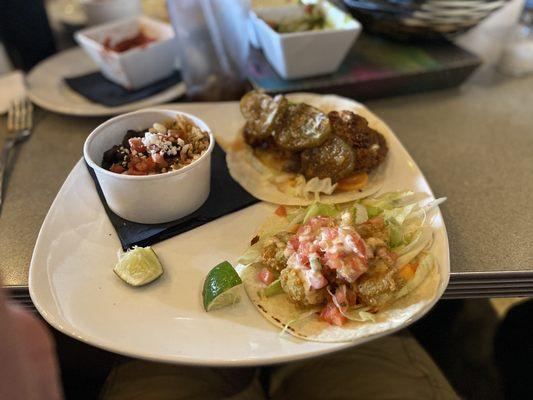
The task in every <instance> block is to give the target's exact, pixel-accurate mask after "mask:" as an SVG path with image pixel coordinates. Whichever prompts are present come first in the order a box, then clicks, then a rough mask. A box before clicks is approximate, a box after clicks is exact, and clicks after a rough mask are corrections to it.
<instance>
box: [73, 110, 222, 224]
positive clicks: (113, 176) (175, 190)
mask: <svg viewBox="0 0 533 400" xmlns="http://www.w3.org/2000/svg"><path fill="white" fill-rule="evenodd" d="M177 114H180V115H183V116H185V117H187V118H189V119H190V120H191V121H192V122H194V123H195V124H196V125H197V126H198V127H199V128H200V129H201V130H202V131H205V132H207V133H208V135H209V147H208V148H207V150H205V152H204V153H203V154H202V155H201V156H200V157H199V158H198V159H197V160H195V161H194V162H192V163H191V164H190V165H187V166H185V167H183V168H181V169H179V170H176V171H171V172H165V173H161V174H157V175H143V176H134V175H124V174H118V173H115V172H111V171H108V170H107V169H104V168H102V166H101V165H102V158H103V154H104V152H105V151H106V150H108V149H109V148H111V147H112V146H113V145H116V144H119V143H121V142H122V138H123V137H124V135H125V133H126V132H127V131H128V130H129V129H133V130H139V131H143V130H145V129H147V128H149V127H151V126H152V125H153V124H154V123H155V122H163V121H166V120H169V119H174V118H175V117H176V115H177ZM214 145H215V139H214V138H213V134H212V133H211V130H210V129H209V127H208V126H207V125H206V123H205V122H204V121H202V120H201V119H199V118H197V117H195V116H193V115H189V114H186V113H182V112H178V111H174V110H164V109H147V110H140V111H135V112H132V113H128V114H124V115H119V116H117V117H115V118H112V119H110V120H108V121H106V122H104V123H103V124H101V125H100V126H98V127H97V128H96V129H95V130H94V131H93V132H92V133H91V134H90V135H89V136H88V137H87V140H86V141H85V144H84V146H83V155H84V158H85V161H86V162H87V164H88V165H89V167H91V168H92V169H93V170H94V172H95V174H96V178H97V179H98V183H99V184H100V187H101V188H102V192H103V194H104V197H105V199H106V202H107V204H108V205H109V208H110V209H111V210H112V211H113V212H114V213H115V214H117V215H119V216H120V217H122V218H124V219H127V220H129V221H133V222H139V223H144V224H156V223H163V222H169V221H173V220H176V219H179V218H182V217H184V216H186V215H188V214H190V213H192V212H194V211H195V210H197V209H198V208H199V207H200V206H201V205H202V204H203V203H204V202H205V200H207V197H208V196H209V190H210V183H211V181H210V180H211V153H212V151H213V147H214Z"/></svg>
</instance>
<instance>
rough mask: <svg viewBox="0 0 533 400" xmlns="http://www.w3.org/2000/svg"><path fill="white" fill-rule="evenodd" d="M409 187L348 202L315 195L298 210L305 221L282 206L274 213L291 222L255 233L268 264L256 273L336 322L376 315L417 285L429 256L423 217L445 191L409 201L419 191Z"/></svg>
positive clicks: (261, 255)
mask: <svg viewBox="0 0 533 400" xmlns="http://www.w3.org/2000/svg"><path fill="white" fill-rule="evenodd" d="M406 193H408V194H404V193H400V194H398V193H392V194H386V195H384V196H385V197H384V199H385V200H383V199H377V200H362V201H359V202H356V203H354V205H353V206H344V207H345V208H342V209H339V208H338V207H337V206H333V205H325V204H319V203H316V204H315V205H313V206H310V207H309V208H308V209H307V210H305V209H304V210H303V211H299V213H300V217H301V218H300V220H301V222H298V221H296V219H298V217H295V216H294V215H297V214H298V211H297V212H295V213H294V212H290V211H287V210H283V209H280V208H284V207H283V206H280V208H278V209H277V210H276V212H275V214H276V215H277V216H278V217H281V218H288V219H290V220H291V222H290V224H289V225H288V227H287V229H285V230H283V231H278V232H276V233H272V234H269V235H267V236H265V237H264V238H257V239H256V241H257V243H258V244H257V245H259V246H260V247H259V248H258V250H259V252H258V258H257V261H258V262H260V263H261V265H262V269H260V271H259V273H258V276H257V279H258V280H259V281H261V282H262V283H263V284H264V285H265V287H266V289H267V290H268V293H269V294H267V297H268V296H271V295H272V293H273V292H274V288H278V289H276V291H277V292H276V293H275V294H278V293H285V294H286V295H287V297H288V298H289V299H290V300H291V301H293V302H295V303H297V304H298V305H301V306H302V307H303V308H310V307H315V308H317V315H318V317H319V318H320V319H322V320H324V321H326V322H328V323H329V324H332V325H337V326H342V325H343V324H345V323H346V322H347V321H348V320H350V319H353V320H361V319H359V317H357V316H358V315H361V311H363V312H364V314H366V316H369V315H370V317H369V319H372V318H373V317H372V315H373V314H375V313H377V312H378V311H379V310H380V309H382V308H383V307H384V306H385V305H387V304H389V303H390V302H391V301H393V300H394V299H395V298H397V296H399V295H400V293H401V292H402V289H403V291H405V290H410V289H411V286H412V285H413V284H414V283H415V281H416V279H414V277H415V274H416V272H417V268H418V267H419V265H422V264H423V265H424V266H423V267H421V268H423V269H424V270H426V268H428V266H427V265H426V264H427V262H430V259H431V258H430V257H427V253H425V252H424V251H423V249H424V248H426V247H427V246H428V244H429V243H430V242H431V237H432V234H431V231H430V230H429V229H427V228H424V221H425V218H426V217H425V216H426V215H427V213H428V212H429V211H430V210H431V209H433V208H435V207H436V206H437V205H438V204H439V203H440V202H441V201H443V199H439V200H435V201H432V202H430V203H428V204H427V205H419V204H417V202H416V201H414V202H413V203H408V201H413V200H412V198H414V197H416V196H415V195H413V194H412V193H410V192H406ZM387 196H388V197H387ZM391 199H392V200H391ZM365 202H367V203H365ZM402 202H405V204H402ZM383 204H385V206H383ZM376 205H378V206H377V207H376ZM317 210H318V211H317ZM304 214H306V216H305V218H304V217H303V215H304ZM257 245H256V246H257ZM421 260H423V261H421ZM418 276H420V275H418ZM408 284H409V287H406V286H407V285H408ZM356 310H358V311H357V312H356ZM365 318H366V317H365Z"/></svg>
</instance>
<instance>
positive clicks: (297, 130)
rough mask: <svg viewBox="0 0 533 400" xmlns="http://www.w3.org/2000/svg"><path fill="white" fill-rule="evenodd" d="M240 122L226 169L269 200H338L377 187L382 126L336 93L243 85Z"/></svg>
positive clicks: (383, 147) (383, 153) (383, 149)
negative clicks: (276, 90)
mask: <svg viewBox="0 0 533 400" xmlns="http://www.w3.org/2000/svg"><path fill="white" fill-rule="evenodd" d="M240 106H241V113H242V115H243V117H244V119H245V124H244V127H243V128H242V130H241V132H239V135H238V137H237V139H236V140H235V142H234V143H233V145H232V146H231V148H230V149H229V151H228V152H227V156H226V161H227V164H228V168H229V171H230V173H231V176H232V177H233V178H234V179H235V180H236V181H237V182H239V183H240V184H241V185H242V186H243V187H244V188H245V189H246V190H247V191H248V192H249V193H251V194H252V195H254V196H255V197H257V198H259V199H261V200H264V201H268V202H271V203H275V204H286V205H299V206H302V205H309V204H312V203H313V202H316V201H320V202H322V203H343V202H347V201H352V200H355V199H360V198H364V197H368V196H369V195H371V194H373V193H375V192H377V191H378V190H379V189H380V188H381V186H382V184H383V181H384V176H385V173H386V171H385V170H386V168H387V154H388V144H387V137H390V135H392V134H391V133H390V130H389V129H388V127H387V126H386V125H385V124H384V123H383V122H382V121H380V120H379V119H378V118H377V117H375V116H374V115H373V114H372V113H371V112H370V111H368V110H367V109H366V108H365V107H363V106H362V105H361V104H359V103H357V102H355V101H353V100H348V99H345V98H342V97H338V96H333V95H317V94H308V93H301V94H291V95H288V96H287V97H285V96H282V95H277V96H275V97H273V98H272V97H270V96H269V95H267V94H265V93H262V92H257V91H253V92H249V93H247V94H246V95H245V96H244V97H243V98H242V99H241V104H240Z"/></svg>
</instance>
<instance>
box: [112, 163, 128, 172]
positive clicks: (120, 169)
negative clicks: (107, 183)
mask: <svg viewBox="0 0 533 400" xmlns="http://www.w3.org/2000/svg"><path fill="white" fill-rule="evenodd" d="M109 170H110V171H111V172H115V173H117V174H121V173H123V172H124V171H126V170H125V169H124V167H123V166H122V165H120V164H113V165H112V166H111V168H109Z"/></svg>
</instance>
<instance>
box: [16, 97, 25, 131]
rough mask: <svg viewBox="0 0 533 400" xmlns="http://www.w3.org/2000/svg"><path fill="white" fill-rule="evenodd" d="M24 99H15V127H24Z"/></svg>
mask: <svg viewBox="0 0 533 400" xmlns="http://www.w3.org/2000/svg"><path fill="white" fill-rule="evenodd" d="M23 102H24V100H23V99H21V98H19V99H18V100H17V129H23V128H24V106H23Z"/></svg>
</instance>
